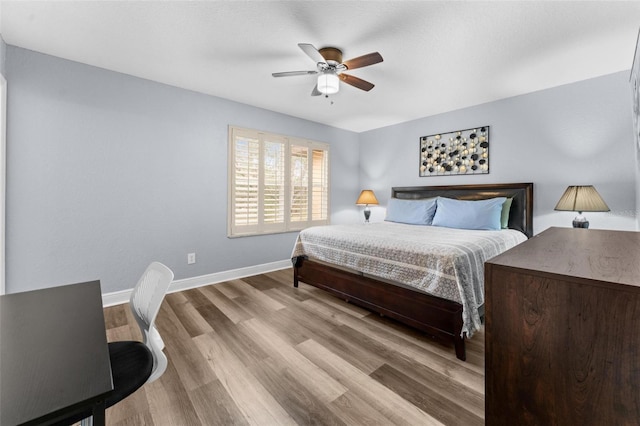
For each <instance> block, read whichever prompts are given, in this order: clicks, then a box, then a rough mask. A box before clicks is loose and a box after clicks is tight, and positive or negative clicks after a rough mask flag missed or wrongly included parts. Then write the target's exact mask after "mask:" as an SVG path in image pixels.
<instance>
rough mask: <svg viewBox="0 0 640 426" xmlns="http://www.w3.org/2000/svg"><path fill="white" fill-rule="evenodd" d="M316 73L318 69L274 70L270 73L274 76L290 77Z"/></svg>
mask: <svg viewBox="0 0 640 426" xmlns="http://www.w3.org/2000/svg"><path fill="white" fill-rule="evenodd" d="M313 74H318V71H315V70H314V71H286V72H274V73H272V74H271V75H272V76H274V77H291V76H292V75H313Z"/></svg>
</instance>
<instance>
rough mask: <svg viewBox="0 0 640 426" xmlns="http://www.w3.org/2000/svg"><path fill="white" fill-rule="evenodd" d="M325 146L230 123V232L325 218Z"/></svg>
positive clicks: (288, 227) (298, 225)
mask: <svg viewBox="0 0 640 426" xmlns="http://www.w3.org/2000/svg"><path fill="white" fill-rule="evenodd" d="M328 150H329V146H328V144H323V143H320V142H313V141H309V140H304V139H295V138H289V137H286V136H282V135H276V134H270V133H266V132H259V131H257V130H250V129H241V128H236V127H230V128H229V221H228V222H229V227H228V235H229V236H243V235H255V234H267V233H276V232H287V231H294V230H300V229H303V228H305V227H308V226H311V225H319V224H328V223H329V219H328V218H329V151H328Z"/></svg>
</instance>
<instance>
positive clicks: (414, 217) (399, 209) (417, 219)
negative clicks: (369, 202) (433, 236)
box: [384, 198, 437, 225]
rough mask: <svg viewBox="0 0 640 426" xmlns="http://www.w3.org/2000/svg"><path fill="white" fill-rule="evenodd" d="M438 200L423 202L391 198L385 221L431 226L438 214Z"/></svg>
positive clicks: (424, 200) (432, 199)
mask: <svg viewBox="0 0 640 426" xmlns="http://www.w3.org/2000/svg"><path fill="white" fill-rule="evenodd" d="M436 200H437V199H436V198H425V199H422V200H402V199H399V198H391V199H389V203H388V204H387V216H386V217H385V218H384V220H386V221H389V222H399V223H408V224H410V225H431V221H433V215H434V214H435V212H436Z"/></svg>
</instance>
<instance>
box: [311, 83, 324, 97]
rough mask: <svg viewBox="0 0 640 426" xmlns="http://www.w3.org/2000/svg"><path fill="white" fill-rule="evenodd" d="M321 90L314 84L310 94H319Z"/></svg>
mask: <svg viewBox="0 0 640 426" xmlns="http://www.w3.org/2000/svg"><path fill="white" fill-rule="evenodd" d="M320 95H322V92H321V91H319V90H318V85H317V84H316V85H315V86H314V87H313V90H312V91H311V96H320Z"/></svg>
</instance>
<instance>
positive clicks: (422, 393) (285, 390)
mask: <svg viewBox="0 0 640 426" xmlns="http://www.w3.org/2000/svg"><path fill="white" fill-rule="evenodd" d="M292 282H293V272H292V270H291V269H286V270H280V271H274V272H270V273H267V274H261V275H257V276H253V277H246V278H243V279H236V280H231V281H227V282H224V283H219V284H214V285H210V286H205V287H201V288H196V289H190V290H185V291H182V292H178V293H173V294H168V295H167V297H166V298H165V301H164V302H163V304H162V308H161V310H160V313H159V314H158V317H157V319H156V326H157V327H158V330H159V332H160V334H161V335H162V338H163V340H164V342H165V346H166V348H165V353H166V354H167V357H168V358H169V366H168V368H167V371H166V372H165V374H164V375H163V376H162V377H161V378H160V379H158V380H157V381H156V382H154V383H149V384H147V385H145V386H144V387H143V388H142V389H140V390H139V391H137V392H136V393H135V394H134V395H132V396H131V397H129V398H128V399H127V400H125V401H123V402H121V403H119V404H117V405H116V406H114V407H112V408H109V409H108V410H107V424H108V425H196V426H197V425H271V424H278V425H281V424H292V425H293V424H299V425H308V424H320V425H360V424H361V425H376V424H380V425H388V424H412V425H413V424H421V425H423V424H424V425H428V424H446V425H481V424H483V423H484V333H483V331H482V330H481V331H480V332H478V333H477V334H476V335H475V336H474V337H473V338H472V339H471V340H470V341H469V342H468V343H467V362H462V361H460V360H458V359H457V358H456V357H455V353H454V350H453V346H446V345H442V344H439V343H436V342H434V341H432V340H431V339H430V338H429V337H428V336H426V335H424V334H423V333H421V332H419V331H417V330H415V329H411V328H409V327H406V326H404V325H402V324H400V323H397V322H395V321H393V320H390V319H388V318H384V317H380V316H379V315H377V314H374V313H371V312H369V311H367V310H365V309H363V308H360V307H358V306H355V305H353V304H349V303H346V302H344V301H343V300H340V299H338V298H335V297H333V296H332V295H330V294H328V293H326V292H324V291H322V290H319V289H317V288H315V287H311V286H308V285H306V284H304V283H300V286H299V288H294V287H293V285H292ZM105 324H106V326H107V337H108V339H109V341H115V340H125V339H136V340H139V339H140V333H139V330H138V328H137V325H136V324H135V320H134V319H133V316H132V315H131V312H130V310H129V308H128V306H127V305H119V306H113V307H109V308H105Z"/></svg>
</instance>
